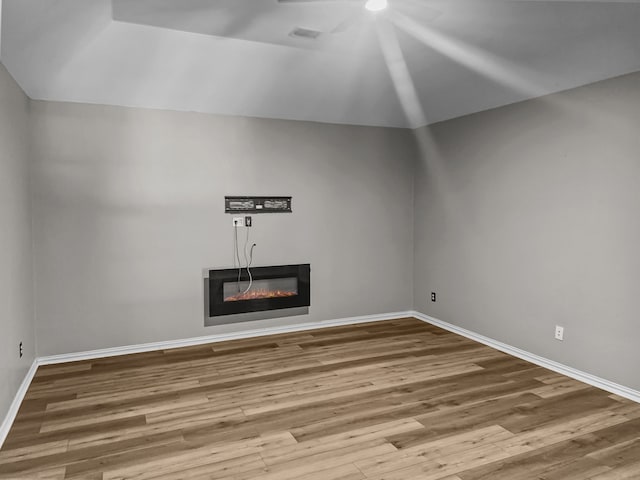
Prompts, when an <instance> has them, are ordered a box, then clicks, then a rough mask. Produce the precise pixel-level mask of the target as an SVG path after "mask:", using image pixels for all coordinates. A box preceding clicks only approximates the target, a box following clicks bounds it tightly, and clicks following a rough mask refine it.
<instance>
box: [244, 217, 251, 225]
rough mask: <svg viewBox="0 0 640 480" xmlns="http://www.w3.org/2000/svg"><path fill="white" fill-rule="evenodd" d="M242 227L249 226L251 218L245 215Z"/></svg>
mask: <svg viewBox="0 0 640 480" xmlns="http://www.w3.org/2000/svg"><path fill="white" fill-rule="evenodd" d="M244 226H245V227H250V226H251V216H249V215H247V216H246V217H244Z"/></svg>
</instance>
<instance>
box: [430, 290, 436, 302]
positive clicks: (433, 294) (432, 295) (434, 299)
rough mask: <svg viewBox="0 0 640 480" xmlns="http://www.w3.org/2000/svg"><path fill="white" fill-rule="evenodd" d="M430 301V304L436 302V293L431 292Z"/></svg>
mask: <svg viewBox="0 0 640 480" xmlns="http://www.w3.org/2000/svg"><path fill="white" fill-rule="evenodd" d="M431 301H432V302H435V301H436V292H431Z"/></svg>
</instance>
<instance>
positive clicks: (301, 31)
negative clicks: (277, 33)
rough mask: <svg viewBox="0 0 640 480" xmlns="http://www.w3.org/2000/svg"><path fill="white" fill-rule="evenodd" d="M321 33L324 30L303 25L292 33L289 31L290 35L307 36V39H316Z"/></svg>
mask: <svg viewBox="0 0 640 480" xmlns="http://www.w3.org/2000/svg"><path fill="white" fill-rule="evenodd" d="M320 35H322V32H320V31H318V30H311V29H309V28H302V27H296V28H294V29H293V30H292V31H291V33H289V36H290V37H299V38H306V39H307V40H315V39H317V38H318V37H319V36H320Z"/></svg>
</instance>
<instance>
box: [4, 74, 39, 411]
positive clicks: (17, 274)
mask: <svg viewBox="0 0 640 480" xmlns="http://www.w3.org/2000/svg"><path fill="white" fill-rule="evenodd" d="M28 115H29V99H28V98H27V96H26V95H25V94H24V93H23V92H22V90H21V89H20V87H19V86H18V85H17V84H16V83H15V82H14V80H13V78H11V76H10V75H9V73H8V72H7V70H6V69H5V68H4V65H2V64H0V421H1V420H2V419H3V418H4V416H5V414H6V413H7V411H8V409H9V405H10V404H11V402H12V401H13V398H14V396H15V394H16V392H17V391H18V387H19V386H20V384H21V383H22V380H23V379H24V376H25V374H26V373H27V370H28V369H29V366H30V365H31V363H32V362H33V359H34V352H35V336H34V327H33V310H32V308H33V307H32V302H33V296H32V290H33V289H32V286H33V282H32V263H31V216H30V202H29V181H28V174H29V172H28V170H29V157H28V145H27V141H28V126H29V125H28V121H29V120H28ZM21 341H22V342H23V346H24V356H23V357H22V359H21V358H19V353H18V352H19V350H18V345H19V343H20V342H21Z"/></svg>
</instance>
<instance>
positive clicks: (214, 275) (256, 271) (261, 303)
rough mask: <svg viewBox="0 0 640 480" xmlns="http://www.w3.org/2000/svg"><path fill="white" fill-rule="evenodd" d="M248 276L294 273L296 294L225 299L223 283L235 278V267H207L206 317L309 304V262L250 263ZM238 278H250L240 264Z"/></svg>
mask: <svg viewBox="0 0 640 480" xmlns="http://www.w3.org/2000/svg"><path fill="white" fill-rule="evenodd" d="M251 276H252V277H253V279H254V280H267V279H270V278H289V277H295V278H297V280H298V294H297V295H292V296H290V297H278V298H260V299H251V300H238V301H234V302H225V301H224V295H223V287H224V284H225V283H227V282H235V281H237V279H238V269H237V268H226V269H223V270H209V317H218V316H221V315H235V314H241V313H249V312H261V311H266V310H280V309H284V308H298V307H308V306H310V305H311V265H310V264H308V263H303V264H298V265H275V266H270V267H251ZM240 281H241V282H242V281H245V282H246V281H249V274H248V273H247V269H246V268H243V269H242V270H241V272H240Z"/></svg>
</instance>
